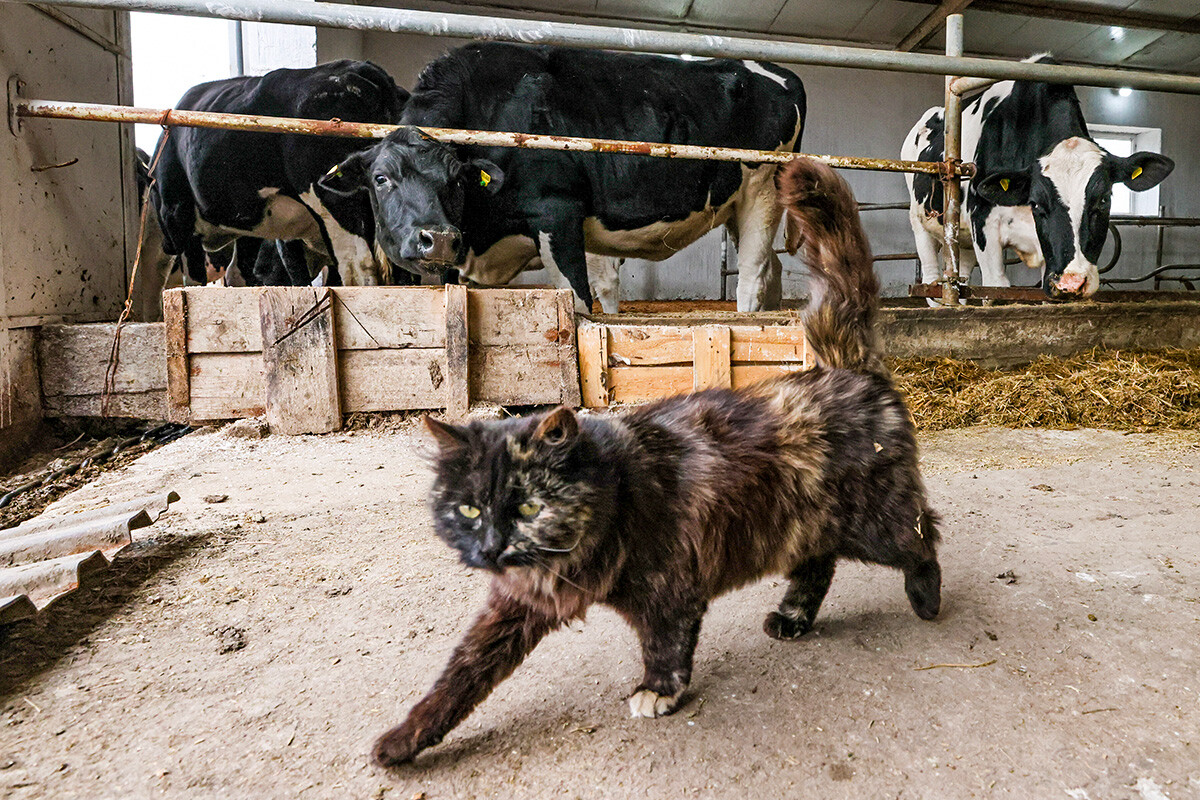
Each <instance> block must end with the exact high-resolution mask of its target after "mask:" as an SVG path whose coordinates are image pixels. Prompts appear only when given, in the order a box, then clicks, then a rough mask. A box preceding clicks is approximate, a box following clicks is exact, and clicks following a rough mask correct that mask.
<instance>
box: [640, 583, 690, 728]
mask: <svg viewBox="0 0 1200 800" xmlns="http://www.w3.org/2000/svg"><path fill="white" fill-rule="evenodd" d="M707 608H708V604H707V603H704V602H702V601H698V602H695V603H683V604H678V603H674V604H657V605H655V604H649V605H648V606H647V608H646V610H645V611H644V612H643V613H642V614H640V615H637V616H634V617H632V618H631V619H630V622H631V623H632V624H633V626H634V628H635V629H636V630H637V633H638V638H639V639H641V643H642V662H643V665H644V666H645V674H644V675H643V677H642V682H641V684H639V685H638V687H637V688H636V689H634V690H633V694H632V695H630V696H629V715H630V716H632V717H646V718H653V717H662V716H666V715H667V714H670V713H671V712H672V711H674V710H675V709H676V708H677V707H678V706H679V701H680V699H681V698H682V697H683V692H684V690H686V689H687V687H688V684H689V683H690V682H691V680H692V657H693V656H694V655H695V653H696V641H697V640H698V639H699V638H700V621H701V619H703V617H704V612H705V611H706V610H707Z"/></svg>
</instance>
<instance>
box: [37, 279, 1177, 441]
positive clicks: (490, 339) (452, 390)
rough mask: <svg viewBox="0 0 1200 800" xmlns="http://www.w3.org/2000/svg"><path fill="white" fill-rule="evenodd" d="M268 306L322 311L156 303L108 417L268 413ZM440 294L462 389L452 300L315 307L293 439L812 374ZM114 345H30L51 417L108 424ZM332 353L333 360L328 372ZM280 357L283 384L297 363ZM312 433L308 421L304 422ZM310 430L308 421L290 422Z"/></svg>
mask: <svg viewBox="0 0 1200 800" xmlns="http://www.w3.org/2000/svg"><path fill="white" fill-rule="evenodd" d="M264 291H270V292H277V291H282V292H284V293H285V294H286V293H287V292H292V291H296V292H299V293H302V294H303V293H307V294H303V296H304V297H307V298H311V300H310V301H309V305H308V306H307V308H308V309H316V308H317V306H316V302H317V300H318V299H319V296H318V294H317V293H316V292H317V290H313V289H299V290H292V289H282V290H275V289H272V290H259V289H228V288H220V289H218V288H189V289H184V290H172V291H170V292H168V293H167V294H166V295H165V297H164V305H165V306H166V309H167V313H166V316H167V321H166V322H165V323H131V324H128V325H126V326H124V328H123V329H122V334H121V346H120V359H119V362H118V366H117V369H116V371H115V373H114V375H113V390H114V391H113V394H112V395H111V397H110V398H109V402H108V404H107V411H108V413H109V414H110V415H112V416H124V417H135V418H143V419H165V418H168V417H169V416H170V417H171V418H173V419H176V420H181V421H189V422H209V421H217V420H224V419H234V418H238V417H245V416H258V415H263V414H265V413H266V412H267V404H268V401H267V394H266V390H267V383H266V374H267V366H266V361H265V358H264V355H263V350H262V342H263V308H262V302H263V301H262V300H261V296H262V293H263V292H264ZM450 291H451V292H453V293H454V296H455V297H457V298H458V300H457V303H456V305H455V304H452V305H454V310H453V313H452V314H451V319H455V318H457V319H458V320H461V319H462V308H463V303H462V302H461V301H462V298H463V297H464V296H465V298H466V304H465V305H466V323H465V325H466V334H465V338H466V342H467V348H466V354H467V355H466V363H465V376H466V377H465V382H464V380H463V375H464V365H463V360H462V357H461V352H462V348H461V341H462V340H463V334H462V331H461V329H458V330H456V331H453V332H451V331H450V329H449V328H448V327H447V316H446V290H445V289H443V288H440V287H413V288H402V287H369V288H362V287H358V288H335V289H333V290H331V291H329V292H328V293H327V295H325V294H322V295H320V297H325V296H328V297H330V298H331V300H330V302H329V303H328V304H327V305H325V306H322V307H321V308H320V309H319V312H320V316H322V318H323V320H324V321H323V322H321V323H320V324H321V325H330V324H331V325H332V328H331V330H330V331H329V332H328V333H327V334H323V335H322V337H321V338H320V340H319V342H318V344H319V352H317V353H313V354H308V355H311V356H314V357H315V356H319V359H317V360H315V361H307V362H303V363H307V364H308V368H315V367H314V365H323V367H324V370H325V371H323V372H321V373H320V375H321V376H323V377H321V380H322V381H323V384H322V385H323V386H324V389H325V393H323V394H322V395H320V397H321V398H323V403H324V405H323V406H322V407H321V409H320V415H321V416H323V419H324V420H325V422H324V423H323V425H317V424H313V425H311V426H310V425H308V424H307V423H305V424H303V425H301V427H312V428H314V429H320V428H322V427H326V428H328V427H329V426H330V425H332V424H333V417H334V415H333V414H332V409H333V406H334V401H335V399H336V402H337V404H338V406H339V408H338V415H337V416H342V417H344V415H346V414H348V413H352V412H357V411H366V412H373V411H389V410H404V409H449V408H452V407H453V408H454V409H455V413H461V412H462V409H463V408H464V401H463V396H464V391H465V397H466V403H467V404H469V403H470V402H481V401H486V402H494V403H498V404H502V405H540V404H552V403H564V404H567V405H572V406H579V405H587V406H590V407H603V406H605V405H608V404H610V403H614V402H640V401H642V400H648V399H655V398H658V397H662V396H667V395H670V394H676V393H685V392H689V391H692V390H694V389H697V388H704V387H708V386H733V387H737V386H742V385H745V384H746V383H749V382H752V381H754V380H757V379H760V378H763V377H767V376H768V375H771V374H777V373H779V372H781V371H789V370H795V369H803V368H804V367H805V366H807V364H808V363H809V361H810V360H811V359H810V357H809V354H808V352H807V349H806V347H807V346H806V344H805V343H804V339H803V328H802V327H801V324H800V319H799V315H798V314H795V313H794V312H784V313H776V314H763V315H737V316H734V315H728V316H725V315H723V316H722V317H720V318H718V319H714V318H712V317H711V316H708V317H706V316H704V315H703V314H699V313H697V314H695V315H679V314H672V315H663V316H661V317H657V318H655V317H653V316H651V317H647V316H645V315H628V316H626V315H622V316H621V317H607V318H603V317H602V318H598V319H587V318H580V319H579V320H578V325H577V323H576V318H575V313H574V298H573V297H572V296H571V294H570V293H569V292H566V291H562V292H558V291H554V290H526V289H487V290H475V289H467V288H464V287H451V289H450ZM283 296H284V295H280V297H283ZM272 308H274V306H273V305H272ZM330 309H331V310H330ZM285 316H286V314H285ZM272 324H274V323H272ZM456 324H458V323H456ZM115 330H116V326H115V325H114V324H113V323H89V324H79V325H45V326H42V327H41V328H40V329H39V330H38V336H37V341H36V350H37V354H38V358H37V361H38V366H39V369H38V370H37V371H38V372H39V373H40V376H39V377H40V382H41V390H42V391H41V394H42V398H41V399H42V407H43V409H44V414H45V416H48V417H63V416H98V415H100V414H101V410H102V406H103V404H104V386H105V373H106V370H107V366H108V358H109V353H110V351H111V347H112V342H113V336H114V333H115ZM448 333H449V336H450V339H449V341H450V342H451V343H452V344H454V343H455V342H458V343H459V344H458V345H455V346H454V347H452V348H451V350H454V352H455V354H454V355H453V362H454V365H455V366H454V374H456V375H457V376H458V378H457V380H456V381H451V380H449V376H450V375H451V366H450V365H451V354H449V353H448V350H447V346H446V345H447V334H448ZM295 335H298V334H295ZM880 336H881V338H882V340H883V342H884V345H885V347H886V349H887V351H888V354H889V355H891V356H896V357H945V356H950V357H953V358H957V359H962V360H970V361H975V362H978V363H981V364H982V365H984V366H1010V365H1018V364H1022V363H1028V362H1030V361H1032V360H1034V359H1035V358H1036V357H1037V356H1039V355H1042V354H1047V355H1060V356H1069V355H1072V354H1075V353H1079V352H1085V351H1087V350H1090V349H1093V348H1095V347H1100V348H1107V349H1139V350H1155V349H1164V348H1172V347H1178V348H1196V347H1200V303H1195V302H1158V303H1139V304H1137V305H1134V306H1114V305H1112V304H1093V303H1087V304H1072V305H1063V306H1007V307H996V308H967V309H962V310H955V309H901V310H885V311H883V312H882V313H881V315H880ZM269 337H270V335H269ZM274 338H278V336H275V337H274ZM287 341H288V340H286V339H285V340H283V342H281V344H283V345H286V343H287ZM330 341H332V342H333V357H334V359H335V360H336V365H335V369H334V370H332V371H330V370H329V369H328V367H329V365H330V361H331V353H330V344H329V343H330ZM698 341H699V346H697V342H698ZM697 352H698V353H699V354H700V359H699V361H697V360H696V359H695V358H694V355H695V354H696V353H697ZM283 355H284V358H283V359H282V360H278V359H277V365H276V367H275V369H276V371H278V370H279V369H280V368H281V366H280V365H284V368H289V367H287V365H291V364H292V363H294V362H293V361H292V360H291V357H289V356H287V354H286V353H284V354H283ZM296 363H299V362H296ZM334 382H336V387H337V391H336V393H334V392H332V391H331V389H332V385H333V384H334ZM284 384H286V376H285V381H284ZM279 385H283V384H278V383H277V386H279ZM464 386H465V390H464ZM305 391H307V389H306V390H305ZM287 397H288V395H287V393H286V392H285V393H284V394H283V395H280V396H279V397H277V399H276V400H275V401H274V402H275V403H276V404H280V403H285V402H287V401H285V400H284V399H281V398H287ZM452 400H454V405H453V406H452V404H451V401H452ZM297 405H298V404H297ZM314 409H315V407H314ZM284 413H288V414H294V413H297V412H295V411H292V410H290V409H287V410H285V411H284ZM317 417H318V413H317V412H316V410H314V413H313V414H312V415H311V419H312V420H313V421H314V422H316V421H317ZM309 418H310V415H307V414H304V413H303V411H302V410H301V412H300V419H301V420H305V419H309ZM338 424H340V421H339V423H338Z"/></svg>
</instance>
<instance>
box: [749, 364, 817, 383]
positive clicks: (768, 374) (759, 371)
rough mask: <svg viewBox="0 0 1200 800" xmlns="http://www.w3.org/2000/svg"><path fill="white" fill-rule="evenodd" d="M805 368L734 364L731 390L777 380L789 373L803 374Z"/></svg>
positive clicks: (782, 365)
mask: <svg viewBox="0 0 1200 800" xmlns="http://www.w3.org/2000/svg"><path fill="white" fill-rule="evenodd" d="M806 369H808V368H807V367H805V366H803V365H802V364H734V365H733V370H732V373H733V388H734V389H742V388H744V387H746V386H749V385H751V384H754V383H758V382H759V381H763V380H766V379H768V378H777V377H779V376H780V375H787V374H788V373H791V372H803V371H805V370H806Z"/></svg>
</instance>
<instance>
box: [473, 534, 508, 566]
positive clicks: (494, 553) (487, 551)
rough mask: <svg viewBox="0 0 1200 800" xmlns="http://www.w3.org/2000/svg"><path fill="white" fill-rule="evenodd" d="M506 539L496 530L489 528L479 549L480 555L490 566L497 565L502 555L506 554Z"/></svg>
mask: <svg viewBox="0 0 1200 800" xmlns="http://www.w3.org/2000/svg"><path fill="white" fill-rule="evenodd" d="M506 546H507V545H506V543H505V541H504V537H503V536H501V535H500V534H499V533H498V532H497V531H496V530H495V529H493V528H488V529H487V530H486V531H484V533H483V540H482V542H481V544H480V547H479V552H480V555H482V556H483V557H484V558H485V559H486V560H487V562H488V563H489V564H495V563H496V562H497V560H498V559H499V558H500V554H501V553H503V552H504V548H505V547H506Z"/></svg>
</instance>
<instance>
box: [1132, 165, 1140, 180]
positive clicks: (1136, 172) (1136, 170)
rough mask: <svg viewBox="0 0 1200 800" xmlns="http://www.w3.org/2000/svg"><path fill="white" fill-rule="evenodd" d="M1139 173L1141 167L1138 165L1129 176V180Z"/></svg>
mask: <svg viewBox="0 0 1200 800" xmlns="http://www.w3.org/2000/svg"><path fill="white" fill-rule="evenodd" d="M1141 174H1142V168H1141V167H1138V168H1137V169H1135V170H1134V171H1133V174H1132V175H1130V176H1129V180H1133V179H1134V178H1136V177H1137V176H1138V175H1141Z"/></svg>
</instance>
